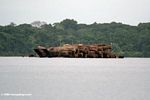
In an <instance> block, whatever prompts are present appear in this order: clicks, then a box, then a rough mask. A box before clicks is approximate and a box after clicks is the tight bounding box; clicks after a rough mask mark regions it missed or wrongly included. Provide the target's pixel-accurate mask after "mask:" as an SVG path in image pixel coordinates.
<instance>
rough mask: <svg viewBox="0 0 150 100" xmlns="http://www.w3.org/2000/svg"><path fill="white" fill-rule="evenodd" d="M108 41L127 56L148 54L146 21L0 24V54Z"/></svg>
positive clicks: (149, 28)
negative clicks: (129, 22) (34, 24)
mask: <svg viewBox="0 0 150 100" xmlns="http://www.w3.org/2000/svg"><path fill="white" fill-rule="evenodd" d="M65 43H67V44H76V43H84V44H96V43H106V44H112V46H113V52H115V53H117V54H121V55H124V56H127V57H150V52H149V51H150V45H149V44H150V23H140V24H139V25H138V26H130V25H125V24H122V23H116V22H112V23H104V24H101V23H93V24H91V25H86V24H78V23H77V21H75V20H73V19H71V20H70V19H65V20H63V21H61V22H60V23H55V24H54V25H51V24H48V25H47V24H46V25H43V26H41V27H40V28H37V27H33V26H32V25H30V24H21V25H15V24H10V25H7V26H0V56H22V55H28V54H32V53H34V52H33V48H35V47H36V46H37V45H43V46H46V47H49V46H59V45H63V44H65Z"/></svg>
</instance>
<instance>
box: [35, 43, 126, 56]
mask: <svg viewBox="0 0 150 100" xmlns="http://www.w3.org/2000/svg"><path fill="white" fill-rule="evenodd" d="M34 51H35V52H36V53H37V55H38V56H39V57H68V58H123V56H118V55H116V54H113V53H112V46H111V45H106V44H93V45H84V44H72V45H71V44H64V45H63V46H59V47H49V48H46V47H43V46H37V48H36V49H34Z"/></svg>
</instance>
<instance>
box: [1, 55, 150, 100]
mask: <svg viewBox="0 0 150 100" xmlns="http://www.w3.org/2000/svg"><path fill="white" fill-rule="evenodd" d="M0 100H150V58H124V59H95V58H94V59H83V58H82V59H80V58H78V59H77V58H28V57H0Z"/></svg>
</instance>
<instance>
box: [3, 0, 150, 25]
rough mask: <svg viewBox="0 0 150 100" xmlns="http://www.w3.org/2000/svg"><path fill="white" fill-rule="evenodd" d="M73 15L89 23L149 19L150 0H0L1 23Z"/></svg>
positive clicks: (53, 20)
mask: <svg viewBox="0 0 150 100" xmlns="http://www.w3.org/2000/svg"><path fill="white" fill-rule="evenodd" d="M66 18H68V19H74V20H76V21H78V23H85V24H92V23H94V22H97V23H110V22H121V23H124V24H130V25H138V24H139V23H144V22H150V0H0V25H7V24H9V23H10V22H14V23H16V24H23V23H31V22H33V21H45V22H47V23H51V24H53V23H55V22H60V21H62V20H64V19H66Z"/></svg>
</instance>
